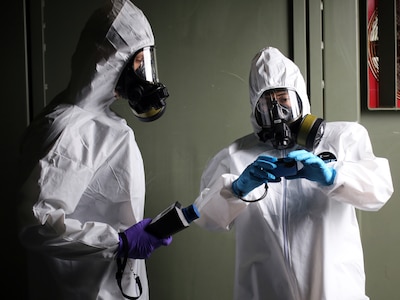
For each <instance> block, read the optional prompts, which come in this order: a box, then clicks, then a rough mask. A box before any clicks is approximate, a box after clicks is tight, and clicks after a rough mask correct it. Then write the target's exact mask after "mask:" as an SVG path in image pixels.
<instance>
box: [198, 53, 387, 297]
mask: <svg viewBox="0 0 400 300" xmlns="http://www.w3.org/2000/svg"><path fill="white" fill-rule="evenodd" d="M249 82H250V103H251V109H252V112H251V122H252V125H253V127H254V133H252V134H249V135H247V136H244V137H242V138H239V139H237V140H236V141H234V142H233V143H232V144H231V145H229V146H228V147H226V148H225V149H222V150H221V151H220V152H219V153H218V154H216V156H215V157H214V158H212V159H211V161H210V162H209V164H208V166H207V167H206V169H205V171H204V173H203V175H202V178H201V193H200V195H199V196H198V198H197V199H196V201H195V204H196V205H197V208H198V210H199V212H200V214H201V218H200V219H198V220H196V221H195V222H196V224H198V225H199V226H201V227H203V228H206V229H208V230H230V229H231V228H233V227H234V229H235V236H236V265H235V281H234V299H236V300H243V299H271V300H272V299H274V300H277V299H282V300H292V299H296V300H298V299H301V300H322V299H324V300H337V299H341V300H355V299H357V300H361V299H368V297H367V296H366V294H365V274H364V266H363V250H362V245H361V239H360V233H359V227H358V224H357V218H356V213H355V209H361V210H365V211H377V210H379V209H380V208H381V207H382V206H383V205H384V204H385V203H386V202H387V201H388V199H389V198H390V197H391V195H392V193H393V186H392V179H391V173H390V168H389V164H388V161H387V160H386V159H384V158H379V157H375V156H374V153H373V150H372V146H371V142H370V139H369V136H368V133H367V131H366V129H365V128H364V127H363V126H361V125H360V124H358V123H356V122H325V121H324V120H323V119H320V118H317V117H316V116H313V115H312V114H310V104H309V100H308V96H307V93H306V85H305V82H304V79H303V77H302V75H301V73H300V71H299V69H298V67H297V66H296V65H295V64H294V63H293V62H292V61H291V60H289V59H288V58H287V57H285V56H284V55H283V54H282V53H281V52H280V51H279V50H278V49H276V48H273V47H267V48H264V49H262V50H261V51H260V52H259V53H258V54H256V56H255V57H254V58H253V60H252V63H251V70H250V78H249ZM281 158H283V160H282V161H281ZM278 159H279V161H278Z"/></svg>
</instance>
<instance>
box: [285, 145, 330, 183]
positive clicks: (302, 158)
mask: <svg viewBox="0 0 400 300" xmlns="http://www.w3.org/2000/svg"><path fill="white" fill-rule="evenodd" d="M288 157H290V158H293V159H295V160H296V161H299V162H301V163H302V164H303V166H304V167H303V168H302V169H301V170H300V171H299V172H298V173H297V174H296V175H294V176H286V177H285V178H286V179H296V178H306V179H308V180H311V181H316V182H318V183H320V184H322V185H326V186H328V185H331V184H333V182H334V180H335V177H336V171H335V169H334V168H332V167H328V166H327V165H326V164H325V162H324V161H323V160H322V159H321V158H319V157H318V156H316V155H314V154H312V153H311V152H308V151H306V150H296V151H292V152H290V153H289V154H288Z"/></svg>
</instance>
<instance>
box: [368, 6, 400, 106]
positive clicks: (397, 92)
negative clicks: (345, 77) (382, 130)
mask: <svg viewBox="0 0 400 300" xmlns="http://www.w3.org/2000/svg"><path fill="white" fill-rule="evenodd" d="M366 1H367V48H368V49H367V60H368V68H367V69H368V109H370V110H376V109H389V110H398V109H400V51H399V50H400V48H399V46H400V43H399V37H400V20H399V19H400V13H399V10H400V0H389V1H388V0H381V3H380V4H381V5H379V3H378V2H379V1H378V0H366ZM383 5H384V6H383ZM393 6H394V7H395V10H393ZM388 11H389V12H392V13H391V14H389V15H388V14H385V13H383V12H388ZM380 13H381V14H382V15H385V19H382V20H381V22H380V20H379V14H380ZM391 16H392V17H391ZM393 23H394V24H393ZM391 25H394V26H391ZM380 27H381V28H380ZM383 27H385V28H384V29H382V28H383ZM387 28H389V29H390V28H394V32H393V31H392V32H390V30H387ZM380 33H381V34H380ZM382 33H384V34H382ZM391 33H393V34H391ZM380 71H381V73H382V74H380ZM383 72H385V73H383ZM380 79H381V81H380Z"/></svg>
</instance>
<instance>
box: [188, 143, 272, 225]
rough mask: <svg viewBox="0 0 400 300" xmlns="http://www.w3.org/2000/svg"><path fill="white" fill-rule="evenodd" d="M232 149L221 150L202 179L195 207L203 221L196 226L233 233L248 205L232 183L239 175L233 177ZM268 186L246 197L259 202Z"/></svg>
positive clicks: (199, 220) (259, 188) (261, 187)
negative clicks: (238, 194)
mask: <svg viewBox="0 0 400 300" xmlns="http://www.w3.org/2000/svg"><path fill="white" fill-rule="evenodd" d="M230 164H231V161H230V155H229V148H226V149H223V150H222V151H220V152H219V153H218V154H217V155H216V156H215V157H214V158H213V159H212V160H211V161H210V162H209V164H208V166H207V167H206V169H205V171H204V172H203V175H202V178H201V187H200V189H201V191H200V195H199V196H198V197H197V199H196V201H195V204H196V206H197V208H198V209H199V212H200V218H199V219H197V220H195V223H196V224H197V225H199V226H201V227H203V228H206V229H208V230H229V229H230V228H231V225H232V222H233V221H234V220H235V218H236V217H237V216H238V215H239V214H240V213H241V212H242V211H243V210H244V209H245V208H246V207H247V205H248V203H247V202H244V201H242V200H240V199H238V198H237V196H235V195H234V194H233V192H232V189H231V186H232V182H233V181H235V180H236V179H237V178H238V175H236V174H232V170H231V165H230ZM264 191H265V190H264V186H260V187H258V188H256V189H254V190H253V191H251V192H250V193H249V194H248V195H247V196H246V198H248V199H258V198H260V197H261V196H262V195H263V193H264Z"/></svg>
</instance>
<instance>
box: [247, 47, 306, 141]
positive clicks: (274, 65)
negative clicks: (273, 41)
mask: <svg viewBox="0 0 400 300" xmlns="http://www.w3.org/2000/svg"><path fill="white" fill-rule="evenodd" d="M249 86H250V104H251V107H252V113H251V117H250V118H251V123H252V126H253V129H254V133H255V134H256V135H257V133H258V132H259V131H260V130H261V126H260V125H258V124H257V121H256V118H255V114H254V111H255V109H256V105H257V101H258V99H259V98H260V97H261V95H262V94H263V92H264V91H266V90H269V89H274V88H288V89H292V90H295V91H296V92H297V94H298V95H299V97H300V99H301V102H302V115H303V117H304V116H305V115H307V114H309V113H310V102H309V99H308V96H307V88H306V84H305V81H304V78H303V76H302V75H301V72H300V70H299V68H298V67H297V66H296V65H295V64H294V63H293V62H292V61H291V60H290V59H288V58H287V57H285V56H284V55H283V54H282V53H281V52H280V51H279V50H278V49H276V48H274V47H267V48H264V49H262V50H260V51H259V52H258V53H257V54H256V55H255V57H254V58H253V60H252V62H251V67H250V76H249Z"/></svg>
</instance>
